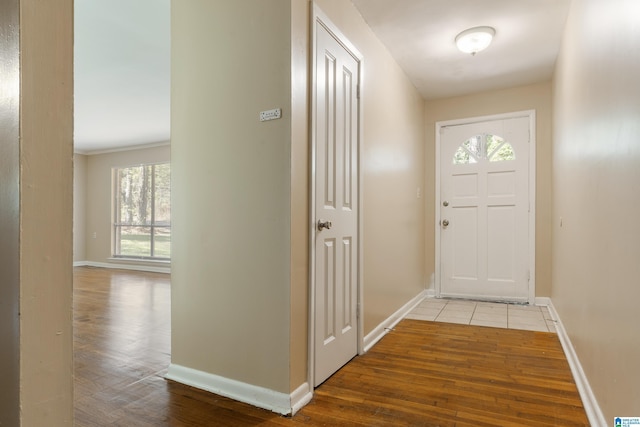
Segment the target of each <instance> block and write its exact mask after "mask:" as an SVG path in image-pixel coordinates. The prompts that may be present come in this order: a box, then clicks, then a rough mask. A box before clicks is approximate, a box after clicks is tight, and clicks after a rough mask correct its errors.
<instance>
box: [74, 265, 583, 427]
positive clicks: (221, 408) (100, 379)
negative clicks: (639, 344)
mask: <svg viewBox="0 0 640 427" xmlns="http://www.w3.org/2000/svg"><path fill="white" fill-rule="evenodd" d="M74 279H75V280H74V336H75V339H74V356H75V372H74V373H75V423H76V425H77V426H79V427H93V426H96V427H97V426H101V427H102V426H127V427H131V426H133V427H136V426H138V427H151V426H154V427H157V426H190V427H193V426H220V425H229V426H240V425H257V424H259V425H292V424H293V425H297V424H305V425H363V426H364V425H425V426H432V425H433V426H435V425H440V426H453V425H500V426H505V425H531V426H545V425H547V426H552V425H559V426H560V425H573V426H579V425H588V423H587V421H586V417H585V414H584V410H583V409H582V405H581V402H580V397H579V396H578V393H577V391H576V387H575V384H574V382H573V379H572V377H571V373H570V370H569V366H568V364H567V361H566V359H565V357H564V353H563V352H562V348H561V346H560V342H559V341H558V339H557V335H556V334H551V333H544V332H542V333H541V332H534V331H520V330H508V329H501V328H495V327H494V328H486V327H476V326H465V325H458V324H454V323H438V322H425V321H417V320H404V321H402V322H401V323H400V324H398V325H397V326H396V327H395V328H394V331H393V332H391V333H389V334H388V335H387V336H386V337H385V338H383V339H382V340H381V341H380V342H379V343H378V344H377V345H376V346H374V348H373V349H371V350H370V351H369V352H368V353H367V354H365V355H364V356H359V357H356V358H355V359H353V360H352V361H351V362H350V363H349V364H348V365H347V366H345V367H344V368H343V369H341V370H340V371H339V372H338V373H336V374H335V375H334V376H333V377H331V378H330V379H329V380H327V381H326V382H325V383H324V384H322V385H321V386H320V387H319V388H318V389H316V392H315V396H314V399H313V400H312V402H311V403H310V404H309V405H307V406H306V407H304V408H303V409H302V410H301V411H300V412H299V413H298V414H296V416H294V417H293V418H286V417H282V416H279V415H277V414H274V413H272V412H269V411H266V410H262V409H259V408H255V407H253V406H250V405H246V404H244V403H240V402H236V401H233V400H230V399H227V398H224V397H220V396H217V395H214V394H210V393H207V392H204V391H201V390H197V389H193V388H191V387H188V386H184V385H182V384H178V383H175V382H171V381H166V380H165V379H164V374H165V373H166V368H167V367H168V365H169V363H170V282H169V280H170V276H169V275H166V274H158V273H143V272H134V271H123V270H109V269H100V268H88V267H76V268H75V269H74ZM431 302H433V301H431ZM449 304H451V303H449ZM478 304H483V303H478ZM454 305H455V304H454ZM481 306H482V305H481ZM505 307H506V306H505ZM475 311H478V309H477V308H476V310H475ZM540 354H543V356H540Z"/></svg>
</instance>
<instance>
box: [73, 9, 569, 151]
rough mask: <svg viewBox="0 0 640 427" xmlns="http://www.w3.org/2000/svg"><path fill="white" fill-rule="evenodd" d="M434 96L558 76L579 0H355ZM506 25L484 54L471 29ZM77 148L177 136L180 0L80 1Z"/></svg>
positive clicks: (424, 93)
mask: <svg viewBox="0 0 640 427" xmlns="http://www.w3.org/2000/svg"><path fill="white" fill-rule="evenodd" d="M352 2H353V4H354V5H355V6H356V7H357V8H358V10H359V11H360V13H361V14H362V16H363V18H364V19H365V21H366V22H367V23H368V24H369V26H370V27H371V28H372V29H373V31H374V33H375V34H376V35H377V37H378V38H379V39H380V40H381V41H382V42H383V43H384V44H385V45H386V47H387V49H388V50H389V52H390V53H391V55H392V56H393V57H394V58H395V60H396V61H397V62H398V64H400V67H402V68H403V69H404V70H405V72H406V73H407V75H408V76H409V78H410V79H411V80H412V81H413V83H414V84H415V86H416V87H417V88H418V90H419V91H420V93H421V94H422V96H423V97H424V98H425V99H437V98H444V97H450V96H457V95H463V94H469V93H474V92H481V91H485V90H494V89H500V88H507V87H513V86H519V85H524V84H530V83H536V82H540V81H545V80H549V79H550V78H551V74H552V72H553V67H554V64H555V60H556V56H557V54H558V50H559V47H560V42H561V38H562V32H563V28H564V23H565V20H566V17H567V14H568V9H569V5H570V2H571V0H393V1H392V0H352ZM476 26H491V27H494V28H495V30H496V35H495V38H494V41H493V43H492V45H491V46H490V47H489V48H488V49H487V50H485V51H483V52H479V53H478V54H477V55H475V56H471V55H469V54H463V53H461V52H459V51H458V50H457V49H456V46H455V42H454V39H455V36H456V35H457V34H458V33H459V32H461V31H463V30H465V29H467V28H470V27H476ZM74 30H75V88H74V90H75V137H74V141H75V147H76V151H78V152H99V151H103V150H110V149H114V148H122V147H127V146H136V145H145V144H153V143H160V142H165V141H168V140H169V138H170V85H171V83H170V62H171V61H170V55H171V52H170V43H171V36H170V0H136V1H131V0H75V29H74Z"/></svg>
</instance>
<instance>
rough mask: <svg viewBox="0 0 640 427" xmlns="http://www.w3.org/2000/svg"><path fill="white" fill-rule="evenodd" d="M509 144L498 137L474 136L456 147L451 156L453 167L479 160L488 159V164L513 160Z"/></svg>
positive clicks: (511, 148) (513, 156) (514, 156)
mask: <svg viewBox="0 0 640 427" xmlns="http://www.w3.org/2000/svg"><path fill="white" fill-rule="evenodd" d="M515 158H516V155H515V153H514V152H513V147H512V146H511V144H509V143H508V142H506V141H505V140H504V139H502V138H501V137H499V136H498V135H476V136H473V137H471V138H469V139H467V140H466V141H465V142H463V143H462V145H460V147H458V150H457V151H456V152H455V154H454V155H453V164H454V165H467V164H471V163H478V161H479V160H481V159H488V160H489V161H490V162H502V161H505V160H515Z"/></svg>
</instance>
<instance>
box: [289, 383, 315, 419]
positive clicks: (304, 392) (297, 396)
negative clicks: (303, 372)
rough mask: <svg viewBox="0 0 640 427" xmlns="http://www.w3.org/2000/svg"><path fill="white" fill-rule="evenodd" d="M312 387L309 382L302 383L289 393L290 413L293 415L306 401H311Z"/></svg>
mask: <svg viewBox="0 0 640 427" xmlns="http://www.w3.org/2000/svg"><path fill="white" fill-rule="evenodd" d="M312 397H313V389H312V388H311V387H310V386H309V383H304V384H302V385H301V386H300V387H298V388H297V389H295V390H294V391H293V393H291V415H292V416H293V415H295V414H296V413H297V412H298V411H299V410H300V409H302V408H303V407H304V406H305V405H306V404H307V403H309V402H311V398H312Z"/></svg>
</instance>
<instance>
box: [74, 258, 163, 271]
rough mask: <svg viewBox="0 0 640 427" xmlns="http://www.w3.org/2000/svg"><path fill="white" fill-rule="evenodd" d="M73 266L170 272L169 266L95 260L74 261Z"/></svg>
mask: <svg viewBox="0 0 640 427" xmlns="http://www.w3.org/2000/svg"><path fill="white" fill-rule="evenodd" d="M73 266H74V267H98V268H116V269H119V270H135V271H148V272H150V273H166V274H171V267H156V266H153V265H143V264H116V263H111V262H95V261H75V262H74V263H73Z"/></svg>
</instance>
